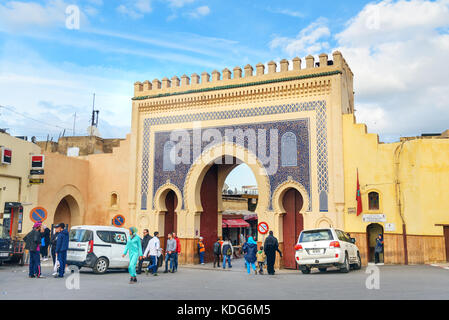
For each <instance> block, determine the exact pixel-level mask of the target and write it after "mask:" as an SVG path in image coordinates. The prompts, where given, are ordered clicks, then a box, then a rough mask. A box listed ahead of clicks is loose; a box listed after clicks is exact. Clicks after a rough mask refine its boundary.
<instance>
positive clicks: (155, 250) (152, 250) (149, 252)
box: [143, 231, 161, 276]
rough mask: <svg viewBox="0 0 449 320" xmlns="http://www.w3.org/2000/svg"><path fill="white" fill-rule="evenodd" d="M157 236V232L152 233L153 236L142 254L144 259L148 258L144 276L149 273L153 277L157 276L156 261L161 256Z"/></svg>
mask: <svg viewBox="0 0 449 320" xmlns="http://www.w3.org/2000/svg"><path fill="white" fill-rule="evenodd" d="M158 235H159V232H157V231H156V232H154V236H153V238H151V240H150V241H148V245H147V248H146V249H145V252H144V254H143V256H144V257H150V263H149V264H148V268H147V269H146V270H145V274H146V275H147V276H148V273H149V272H151V273H152V274H153V276H157V269H158V259H159V256H160V255H161V242H160V240H159V238H158Z"/></svg>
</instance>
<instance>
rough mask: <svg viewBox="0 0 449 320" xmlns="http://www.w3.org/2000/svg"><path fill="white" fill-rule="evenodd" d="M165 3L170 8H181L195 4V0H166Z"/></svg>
mask: <svg viewBox="0 0 449 320" xmlns="http://www.w3.org/2000/svg"><path fill="white" fill-rule="evenodd" d="M167 1H168V3H169V4H170V6H171V7H174V8H181V7H184V6H185V5H186V4H190V3H193V2H195V1H196V0H167Z"/></svg>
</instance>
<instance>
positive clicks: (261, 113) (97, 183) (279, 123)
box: [38, 51, 449, 268]
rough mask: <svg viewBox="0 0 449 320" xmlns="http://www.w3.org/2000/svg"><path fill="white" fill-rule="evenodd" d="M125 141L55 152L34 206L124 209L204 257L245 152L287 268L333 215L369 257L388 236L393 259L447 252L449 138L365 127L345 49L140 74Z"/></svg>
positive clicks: (192, 257) (59, 215)
mask: <svg viewBox="0 0 449 320" xmlns="http://www.w3.org/2000/svg"><path fill="white" fill-rule="evenodd" d="M117 143H118V145H116V147H114V148H113V152H112V153H105V154H89V155H86V156H81V157H76V158H74V157H66V156H63V155H59V154H56V153H51V152H46V153H45V154H46V159H47V162H46V176H45V181H46V182H45V183H44V185H42V186H40V187H39V199H38V205H40V206H45V207H47V208H48V212H49V218H48V219H49V221H57V222H59V221H69V222H70V223H69V224H70V225H75V224H105V225H110V224H111V220H112V218H113V217H114V216H116V215H117V214H121V215H122V216H123V217H124V218H125V223H124V226H125V227H130V226H137V228H138V229H139V232H140V233H141V232H142V230H143V229H149V230H150V233H152V232H154V231H158V232H159V233H160V235H161V238H162V243H164V240H165V237H166V235H167V233H168V232H171V231H176V232H177V235H178V237H179V238H180V239H181V245H182V251H183V254H182V255H181V256H180V263H196V262H197V261H198V259H197V247H196V246H197V242H198V239H199V237H200V236H202V237H204V238H205V242H206V249H207V251H208V256H207V257H208V258H210V255H211V254H212V251H211V248H212V245H213V243H214V242H215V240H216V239H217V237H220V236H222V234H223V231H222V228H223V227H222V226H223V223H222V220H223V211H224V210H225V207H224V205H223V200H222V194H221V193H222V192H221V191H222V190H223V186H224V181H225V179H226V177H227V175H228V174H229V173H230V172H231V171H232V170H233V169H234V168H235V167H236V166H237V165H239V164H240V163H246V164H247V165H248V166H249V168H250V169H251V170H252V172H253V174H254V176H255V178H256V181H257V186H256V187H257V190H258V201H257V203H256V207H255V214H257V221H258V222H266V223H267V224H268V226H269V229H270V230H272V231H273V232H274V235H275V236H276V237H277V238H278V240H279V243H280V249H281V250H282V251H283V253H284V254H283V258H282V259H278V261H279V265H278V267H286V268H295V266H296V264H295V261H294V249H293V247H294V244H295V243H296V241H297V238H298V235H299V233H300V232H301V230H303V229H308V228H321V227H329V226H332V227H335V228H341V229H344V230H346V231H348V232H350V233H351V235H353V236H354V237H355V238H356V239H357V244H358V246H359V248H360V251H361V256H362V260H363V263H364V264H366V263H367V262H369V261H370V260H371V258H372V257H371V256H372V250H373V249H372V245H373V239H374V237H375V236H376V235H377V234H379V233H381V234H382V235H383V237H384V240H385V252H384V255H383V259H384V261H385V263H430V262H437V261H445V260H447V259H448V257H449V254H448V253H447V250H448V248H449V229H448V226H449V213H448V209H449V197H447V190H448V189H449V160H448V159H449V157H448V156H449V139H448V137H447V135H441V136H438V137H433V138H432V139H430V138H429V139H424V138H410V139H403V140H402V141H400V142H397V143H388V144H386V143H385V144H384V143H380V142H379V139H378V136H377V135H375V134H368V133H367V131H366V126H365V125H363V124H357V123H356V122H355V117H354V93H353V73H352V71H351V69H350V68H349V66H348V64H347V62H346V61H345V59H344V58H343V56H342V54H341V53H340V52H338V51H337V52H334V53H333V54H332V56H331V57H329V56H328V55H326V54H321V55H320V56H319V61H315V58H314V57H313V56H308V57H306V58H305V61H304V62H302V61H301V59H299V58H294V59H293V60H292V61H287V60H282V61H280V63H279V64H276V63H275V62H269V63H268V64H267V66H265V65H264V64H258V65H256V67H255V68H253V67H252V66H251V65H247V66H245V67H244V69H243V70H242V69H241V68H240V67H235V68H234V69H233V71H232V72H231V71H230V70H228V69H224V70H223V71H222V72H221V73H220V72H218V71H213V72H212V73H211V74H208V73H207V72H203V73H202V74H201V75H197V74H192V75H191V76H190V77H189V76H187V75H183V76H182V77H180V78H178V77H176V76H175V77H172V78H171V79H168V78H164V79H162V81H160V80H158V79H154V80H153V81H151V82H150V81H144V82H136V83H135V84H134V97H133V99H132V126H131V133H130V134H129V135H128V136H127V138H126V139H125V140H123V141H118V142H117ZM69 147H70V146H69ZM357 171H358V172H359V180H360V184H361V194H362V202H363V203H362V204H363V212H362V213H361V214H360V215H357V214H356V212H355V208H356V207H357V203H356V183H357ZM47 175H48V176H47ZM445 234H446V236H445ZM264 237H265V236H264V235H263V234H258V240H259V241H263V239H264Z"/></svg>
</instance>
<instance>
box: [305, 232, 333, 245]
mask: <svg viewBox="0 0 449 320" xmlns="http://www.w3.org/2000/svg"><path fill="white" fill-rule="evenodd" d="M326 240H334V237H333V236H332V232H331V231H330V230H329V229H323V230H310V231H303V232H302V233H301V237H300V238H299V242H314V241H326Z"/></svg>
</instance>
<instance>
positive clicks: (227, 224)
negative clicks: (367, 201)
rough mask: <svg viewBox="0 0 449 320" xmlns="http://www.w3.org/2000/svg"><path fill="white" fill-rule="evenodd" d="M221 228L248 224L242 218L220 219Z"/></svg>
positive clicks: (240, 226)
mask: <svg viewBox="0 0 449 320" xmlns="http://www.w3.org/2000/svg"><path fill="white" fill-rule="evenodd" d="M222 227H223V228H248V227H250V224H249V223H248V222H246V221H245V220H243V219H229V220H225V219H223V221H222Z"/></svg>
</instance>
